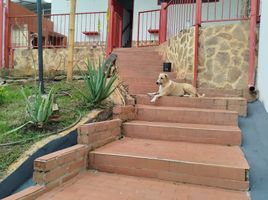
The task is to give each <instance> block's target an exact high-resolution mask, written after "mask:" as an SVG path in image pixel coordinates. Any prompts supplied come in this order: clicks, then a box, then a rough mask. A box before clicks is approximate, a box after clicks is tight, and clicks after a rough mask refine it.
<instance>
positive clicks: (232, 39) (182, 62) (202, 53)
mask: <svg viewBox="0 0 268 200" xmlns="http://www.w3.org/2000/svg"><path fill="white" fill-rule="evenodd" d="M199 44H200V47H199V66H198V87H203V88H224V89H245V88H246V87H247V80H248V65H249V63H248V56H249V23H248V22H242V23H237V24H228V25H213V26H205V27H202V28H201V30H200V40H199ZM193 52H194V28H191V29H189V30H185V31H183V32H181V33H180V34H179V35H177V36H176V37H174V38H171V39H169V40H168V41H167V42H166V43H164V44H163V45H161V46H160V53H161V54H162V55H163V57H164V59H165V60H166V61H170V62H172V63H173V67H174V70H175V71H176V72H177V74H178V78H179V79H184V80H185V81H186V82H191V81H192V77H193V62H194V60H193V58H194V54H193Z"/></svg>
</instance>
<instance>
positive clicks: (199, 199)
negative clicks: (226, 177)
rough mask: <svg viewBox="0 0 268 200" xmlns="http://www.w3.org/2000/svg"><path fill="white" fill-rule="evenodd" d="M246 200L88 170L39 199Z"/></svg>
mask: <svg viewBox="0 0 268 200" xmlns="http://www.w3.org/2000/svg"><path fill="white" fill-rule="evenodd" d="M44 199H53V200H74V199H75V200H85V199H89V200H91V199H92V200H160V199H161V200H248V196H247V193H245V192H238V191H230V190H222V189H216V188H209V187H202V186H194V185H187V184H174V183H171V182H165V181H159V180H155V179H147V178H137V177H130V176H123V175H116V174H108V173H100V172H94V171H87V172H83V173H81V174H79V175H78V176H77V177H75V178H74V179H72V180H70V181H69V182H67V183H66V184H64V185H62V186H61V187H58V188H56V189H54V190H52V191H51V192H48V193H46V194H45V195H43V196H41V197H39V198H38V200H44Z"/></svg>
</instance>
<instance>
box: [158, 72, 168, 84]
mask: <svg viewBox="0 0 268 200" xmlns="http://www.w3.org/2000/svg"><path fill="white" fill-rule="evenodd" d="M168 81H169V79H168V75H167V74H165V73H161V74H159V77H158V80H157V81H156V84H157V85H164V84H165V83H167V82H168Z"/></svg>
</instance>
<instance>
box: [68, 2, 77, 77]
mask: <svg viewBox="0 0 268 200" xmlns="http://www.w3.org/2000/svg"><path fill="white" fill-rule="evenodd" d="M75 12H76V0H71V5H70V19H69V35H68V39H69V40H68V66H67V81H72V80H73V64H74V35H75Z"/></svg>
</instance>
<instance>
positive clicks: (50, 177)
mask: <svg viewBox="0 0 268 200" xmlns="http://www.w3.org/2000/svg"><path fill="white" fill-rule="evenodd" d="M67 172H68V168H67V166H61V167H58V168H57V169H54V170H52V171H50V172H47V173H46V174H45V175H44V183H46V184H47V183H50V182H53V181H55V180H57V179H59V178H61V177H63V176H64V175H65V174H66V173H67Z"/></svg>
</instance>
